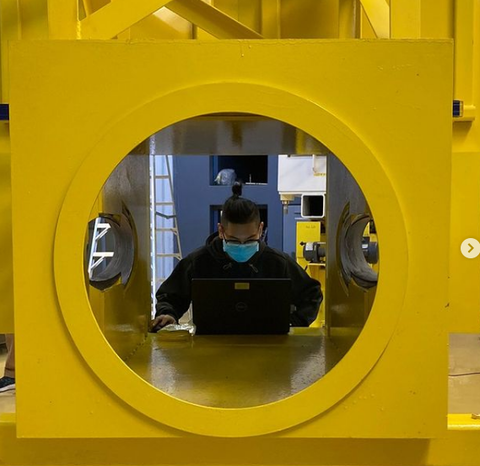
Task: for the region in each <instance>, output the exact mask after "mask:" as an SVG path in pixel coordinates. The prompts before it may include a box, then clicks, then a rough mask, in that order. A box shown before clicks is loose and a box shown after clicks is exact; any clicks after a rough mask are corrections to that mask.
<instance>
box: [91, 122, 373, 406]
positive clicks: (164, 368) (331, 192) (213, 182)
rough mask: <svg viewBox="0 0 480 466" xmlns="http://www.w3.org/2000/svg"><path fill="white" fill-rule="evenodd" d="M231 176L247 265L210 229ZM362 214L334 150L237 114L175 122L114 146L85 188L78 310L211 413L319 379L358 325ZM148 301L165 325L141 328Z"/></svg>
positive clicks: (363, 261)
mask: <svg viewBox="0 0 480 466" xmlns="http://www.w3.org/2000/svg"><path fill="white" fill-rule="evenodd" d="M234 182H241V183H242V185H243V193H242V197H244V198H248V199H250V200H251V201H253V202H254V203H255V204H256V205H257V206H258V209H259V214H260V221H261V223H262V231H261V234H260V235H259V240H260V244H261V245H262V249H261V250H260V251H259V252H258V253H257V255H256V256H255V261H254V262H253V264H251V263H250V262H248V261H247V263H246V264H248V265H252V267H250V268H248V267H246V266H245V267H243V268H242V267H241V266H240V267H237V265H238V264H236V263H235V261H234V260H233V261H232V260H231V259H232V258H231V257H230V256H228V253H227V252H225V251H224V250H223V249H222V248H223V243H222V245H220V239H217V238H216V234H217V233H218V224H219V223H220V222H221V212H222V206H223V204H224V202H225V201H226V199H227V198H228V197H229V196H230V195H231V194H232V184H233V183H234ZM374 214H375V213H374V212H372V211H371V209H370V206H369V204H368V202H367V199H366V197H365V195H364V193H363V191H362V190H361V188H360V186H359V185H358V183H357V181H356V180H355V178H354V177H353V176H352V174H351V173H350V172H349V170H348V169H347V168H346V167H345V165H344V164H343V163H342V162H341V161H340V159H339V158H338V157H337V156H336V155H335V154H334V153H333V152H332V151H331V150H330V149H329V148H328V147H327V146H326V145H325V144H323V143H322V142H321V141H319V140H318V139H315V138H314V137H313V136H311V135H309V134H307V133H305V132H304V131H302V130H301V129H299V128H296V127H295V126H292V125H290V124H287V123H283V122H281V121H279V120H275V119H272V118H267V117H263V116H259V115H252V114H211V115H204V116H201V117H196V118H192V119H188V120H184V121H181V122H179V123H176V124H173V125H171V126H168V127H166V128H165V129H163V130H161V131H159V132H157V133H155V134H153V135H152V136H151V137H149V138H148V139H147V140H145V141H144V142H143V143H141V144H140V145H138V146H137V147H135V148H134V149H133V150H132V151H131V152H130V153H129V154H125V157H124V158H123V159H122V161H121V162H120V163H119V164H118V165H117V166H116V167H115V169H114V171H113V172H112V173H111V174H110V176H109V177H108V179H107V180H106V182H105V183H104V185H103V187H102V188H101V190H100V192H99V193H98V196H97V199H96V200H95V203H94V205H93V206H92V207H91V213H90V219H91V220H90V222H89V224H88V226H86V233H85V251H84V257H85V260H84V275H85V286H86V291H87V294H88V299H89V303H90V307H91V309H92V311H93V314H94V315H95V318H96V321H97V324H98V326H99V328H100V329H101V331H102V333H103V335H104V337H105V339H106V340H107V341H108V343H109V345H110V346H111V347H112V348H113V350H114V351H115V352H116V354H117V355H118V356H119V357H120V358H121V359H122V360H123V361H124V363H125V364H126V365H127V366H128V367H129V368H130V369H132V370H133V371H134V372H136V373H137V374H138V375H139V376H140V377H141V378H142V379H144V380H145V381H146V382H147V383H149V384H151V385H153V386H154V387H155V388H157V389H158V390H160V391H162V392H163V393H165V394H167V395H170V396H172V397H174V398H176V399H179V400H182V401H186V402H189V403H193V404H196V405H201V406H206V407H217V408H247V407H248V408H249V407H255V406H262V405H265V404H269V403H274V402H278V401H280V400H283V399H286V398H288V397H291V396H293V395H295V394H297V393H299V392H301V391H303V390H305V389H306V388H308V387H310V386H311V385H312V384H314V383H315V382H317V381H318V380H320V379H321V378H323V377H324V376H325V374H327V373H328V372H329V371H330V370H332V369H333V368H334V367H335V366H336V365H337V364H338V363H339V362H340V361H341V360H342V358H343V357H344V356H345V355H346V354H347V353H348V351H349V350H350V348H351V347H352V346H353V344H354V343H355V342H356V341H357V339H358V337H359V335H360V334H361V332H362V329H363V328H364V326H365V325H366V323H367V320H368V318H369V314H370V311H371V308H372V305H373V302H374V299H375V294H376V289H377V282H378V270H379V260H378V259H379V254H378V251H379V249H378V240H377V235H376V229H375V224H374ZM212 245H213V246H212ZM215 245H216V246H215ZM212 248H213V249H212ZM215 248H216V249H215ZM212 250H213V253H212ZM199 251H200V252H199ZM209 254H210V255H211V257H210V255H209ZM215 254H217V255H216V256H215ZM222 254H223V257H222ZM209 258H210V259H209ZM232 263H233V266H232ZM227 264H229V266H228V265H227ZM192 269H193V270H195V272H194V273H193V274H192V272H191V270H192ZM232 270H236V272H232ZM174 271H175V276H174V275H173V274H174ZM172 277H174V278H172ZM202 280H203V281H202ZM229 280H230V281H231V282H232V283H230V282H228V281H229ZM282 280H283V281H282ZM313 280H316V281H317V282H318V283H320V285H321V292H322V294H323V300H322V302H321V305H319V301H318V300H317V302H316V304H314V303H313V301H315V296H314V295H315V293H313V294H312V286H313V285H312V284H313V283H314V282H313ZM194 282H195V283H194ZM226 282H228V283H226ZM287 288H289V292H288V293H287V291H286V289H287ZM284 292H285V294H284ZM161 302H167V303H168V305H171V306H173V307H176V309H177V314H178V315H177V316H176V317H177V320H178V324H179V325H178V326H176V327H175V326H173V327H166V328H165V329H162V330H160V331H159V332H158V333H152V332H149V322H150V321H151V320H152V319H153V318H154V317H155V314H156V313H158V312H159V309H161V306H160V307H159V303H161ZM315 306H316V309H315V312H314V314H312V307H315ZM285 309H287V310H286V311H285ZM240 311H241V312H240ZM232 314H236V315H232ZM225 316H227V317H225ZM256 316H258V319H257V318H256ZM305 316H308V318H305ZM262 319H263V323H262V326H258V321H260V320H262ZM282 319H283V320H284V321H285V319H286V320H287V321H288V323H287V328H286V329H285V326H283V327H282V326H281V325H279V322H280V321H282ZM245 321H248V325H244V322H245ZM232 329H234V330H233V331H232ZM235 329H237V330H238V331H235ZM194 331H196V333H195V334H193V332H194ZM237 333H238V334H237ZM192 334H193V335H192Z"/></svg>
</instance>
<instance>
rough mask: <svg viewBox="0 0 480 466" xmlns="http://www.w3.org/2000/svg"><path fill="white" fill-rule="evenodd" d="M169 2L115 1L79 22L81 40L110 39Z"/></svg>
mask: <svg viewBox="0 0 480 466" xmlns="http://www.w3.org/2000/svg"><path fill="white" fill-rule="evenodd" d="M169 1H170V0H144V1H142V2H132V1H131V0H116V1H115V2H112V3H109V4H108V5H105V6H104V7H103V8H100V10H98V11H96V12H95V13H93V14H91V15H89V16H87V17H86V18H85V19H84V20H82V21H81V22H80V31H81V32H80V34H81V37H82V39H112V38H114V37H116V36H117V35H118V34H120V33H121V32H123V31H125V30H126V29H128V28H129V27H131V26H133V25H134V24H136V23H138V22H139V21H141V20H142V19H144V18H146V17H147V16H150V15H151V14H152V13H155V12H156V11H157V10H159V9H160V8H162V7H163V6H165V5H166V4H167V3H169Z"/></svg>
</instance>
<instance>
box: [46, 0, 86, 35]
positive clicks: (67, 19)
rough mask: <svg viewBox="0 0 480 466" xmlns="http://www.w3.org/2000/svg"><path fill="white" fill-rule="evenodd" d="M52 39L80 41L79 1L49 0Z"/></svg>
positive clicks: (49, 23)
mask: <svg viewBox="0 0 480 466" xmlns="http://www.w3.org/2000/svg"><path fill="white" fill-rule="evenodd" d="M48 32H49V34H48V35H49V38H50V39H78V38H80V37H79V36H80V32H79V29H78V0H48Z"/></svg>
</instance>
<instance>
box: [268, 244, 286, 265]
mask: <svg viewBox="0 0 480 466" xmlns="http://www.w3.org/2000/svg"><path fill="white" fill-rule="evenodd" d="M263 254H264V255H265V256H266V257H268V258H272V259H276V260H279V261H288V260H291V258H290V257H289V255H288V254H285V253H284V252H283V251H280V250H279V249H275V248H272V247H270V246H265V249H264V250H263Z"/></svg>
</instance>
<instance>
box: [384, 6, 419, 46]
mask: <svg viewBox="0 0 480 466" xmlns="http://www.w3.org/2000/svg"><path fill="white" fill-rule="evenodd" d="M420 20H421V0H391V1H390V34H391V38H392V39H418V38H420V37H421V27H420V26H421V24H420Z"/></svg>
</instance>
